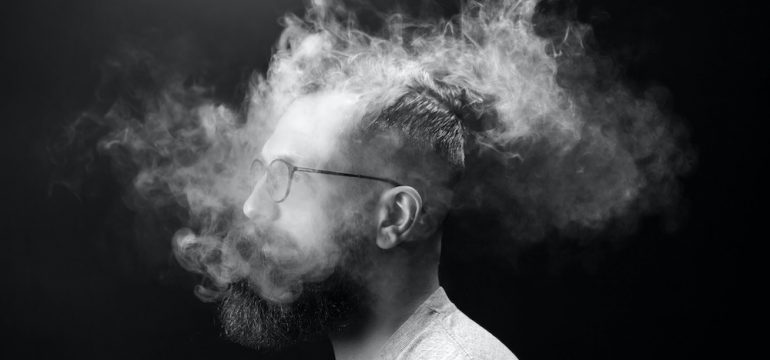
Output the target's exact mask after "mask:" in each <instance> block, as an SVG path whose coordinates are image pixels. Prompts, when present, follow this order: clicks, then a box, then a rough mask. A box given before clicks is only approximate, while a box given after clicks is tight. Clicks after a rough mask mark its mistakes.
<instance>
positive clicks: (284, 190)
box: [265, 160, 291, 202]
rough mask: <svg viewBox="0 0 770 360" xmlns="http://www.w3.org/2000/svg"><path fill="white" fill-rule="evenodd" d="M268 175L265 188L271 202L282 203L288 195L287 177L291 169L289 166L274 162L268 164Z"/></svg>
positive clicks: (281, 162)
mask: <svg viewBox="0 0 770 360" xmlns="http://www.w3.org/2000/svg"><path fill="white" fill-rule="evenodd" d="M268 172H269V175H268V177H267V181H266V182H265V188H266V189H267V192H268V193H269V194H270V197H271V198H272V199H273V201H276V202H278V201H282V200H283V199H285V198H286V195H288V193H289V177H290V176H291V169H290V168H289V164H287V163H285V162H283V161H280V160H276V161H273V162H272V163H270V167H269V168H268Z"/></svg>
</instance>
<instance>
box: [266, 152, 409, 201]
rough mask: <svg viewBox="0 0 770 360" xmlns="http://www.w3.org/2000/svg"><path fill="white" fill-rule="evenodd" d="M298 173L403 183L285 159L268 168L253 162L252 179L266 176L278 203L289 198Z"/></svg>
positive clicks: (274, 198)
mask: <svg viewBox="0 0 770 360" xmlns="http://www.w3.org/2000/svg"><path fill="white" fill-rule="evenodd" d="M298 171H301V172H307V173H315V174H325V175H334V176H345V177H353V178H359V179H369V180H377V181H383V182H386V183H388V184H391V185H393V186H401V183H399V182H398V181H395V180H392V179H388V178H382V177H376V176H368V175H361V174H351V173H344V172H337V171H329V170H319V169H311V168H305V167H299V166H294V165H292V164H290V163H289V162H288V161H286V160H283V159H275V160H273V161H272V162H270V164H269V165H267V166H265V163H263V162H262V161H260V160H259V159H255V160H254V161H252V162H251V175H252V179H254V182H255V183H257V182H258V181H261V180H262V177H263V176H264V179H265V190H266V191H267V193H268V194H269V195H270V198H271V199H273V201H275V202H276V203H279V202H281V201H284V200H286V198H287V197H288V196H289V191H291V183H292V180H293V179H294V173H295V172H298Z"/></svg>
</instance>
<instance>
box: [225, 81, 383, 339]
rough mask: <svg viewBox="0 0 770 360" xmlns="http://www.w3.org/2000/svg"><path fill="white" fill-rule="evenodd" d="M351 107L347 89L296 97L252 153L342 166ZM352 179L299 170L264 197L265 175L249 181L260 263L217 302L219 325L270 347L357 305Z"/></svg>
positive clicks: (358, 229)
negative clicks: (284, 190)
mask: <svg viewBox="0 0 770 360" xmlns="http://www.w3.org/2000/svg"><path fill="white" fill-rule="evenodd" d="M355 109H356V106H355V102H354V98H352V97H351V96H347V95H342V94H332V95H329V94H326V95H314V96H308V97H305V98H301V99H299V100H297V101H295V102H294V103H293V104H292V105H291V106H290V107H289V108H288V109H287V110H286V112H285V113H284V114H283V116H282V117H281V118H280V120H279V122H278V124H277V127H276V129H275V131H274V133H273V134H272V135H271V136H270V138H269V139H268V141H267V142H266V143H265V145H264V147H263V149H262V151H261V154H259V156H258V157H259V158H260V159H259V160H260V161H262V163H264V164H270V163H271V162H273V161H274V160H276V159H280V160H284V161H286V162H288V163H290V164H292V165H294V166H299V167H307V168H314V169H327V170H337V171H345V170H346V169H344V168H341V167H345V165H344V164H345V161H344V159H345V156H344V154H341V153H340V150H339V149H340V148H341V147H340V145H341V144H340V143H339V142H340V141H341V139H342V134H343V132H344V130H345V129H347V128H348V127H349V126H350V125H351V123H352V121H355V117H356V116H358V115H357V114H356V111H355ZM330 167H331V168H330ZM349 181H350V180H347V179H345V178H340V177H336V176H328V175H323V174H317V173H307V172H296V173H294V176H293V178H292V180H291V184H290V192H289V194H288V196H287V197H286V198H285V199H284V200H283V201H280V202H276V201H274V199H273V198H271V196H270V195H269V193H268V190H267V189H266V184H265V183H266V181H265V179H264V178H263V179H262V180H261V181H259V182H258V183H257V184H256V186H255V187H254V189H253V191H252V192H251V194H250V196H249V198H248V199H247V200H246V202H245V203H244V205H243V212H244V214H246V216H247V217H248V219H249V221H250V222H251V224H252V225H253V226H254V227H255V228H257V229H258V230H257V231H256V234H257V235H255V236H258V237H259V239H258V241H257V242H256V243H257V244H259V245H257V249H254V250H255V251H257V252H259V253H260V256H259V258H260V259H262V262H261V263H260V264H257V265H256V266H255V269H258V271H253V272H252V274H250V277H249V278H248V279H244V280H242V281H240V282H238V283H236V284H234V285H233V286H232V287H231V291H230V293H229V295H228V296H227V297H226V298H225V300H224V301H223V304H222V320H223V325H224V327H225V331H226V333H227V334H228V335H230V336H231V337H232V338H233V339H234V340H236V341H238V342H240V343H243V344H246V345H250V346H254V347H270V346H277V345H280V343H282V342H286V341H290V340H294V339H295V338H305V337H309V336H312V335H316V334H315V333H317V332H324V331H333V329H334V328H335V327H338V326H340V325H342V324H341V323H340V322H341V321H343V320H345V318H346V317H348V316H350V315H351V313H355V312H357V311H359V310H360V308H361V302H362V301H363V298H364V297H365V291H364V289H363V288H364V286H363V285H362V284H361V281H360V280H358V279H359V277H358V276H357V273H356V271H357V270H361V267H362V264H363V263H364V261H363V258H365V257H366V256H365V252H366V241H365V238H366V232H367V231H366V229H368V226H369V225H368V224H367V222H368V220H367V219H368V216H367V214H366V213H365V210H364V207H363V206H362V204H363V201H361V196H360V194H351V192H350V191H348V190H349V187H348V186H347V185H350V184H349ZM354 181H355V180H354ZM359 181H360V180H359ZM357 195H358V196H357ZM372 233H373V232H372Z"/></svg>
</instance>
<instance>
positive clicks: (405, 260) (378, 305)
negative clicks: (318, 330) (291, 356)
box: [330, 255, 439, 360]
mask: <svg viewBox="0 0 770 360" xmlns="http://www.w3.org/2000/svg"><path fill="white" fill-rule="evenodd" d="M426 258H427V259H426ZM380 265H381V266H378V269H381V270H380V271H378V272H377V273H376V274H372V275H371V276H370V277H369V279H367V281H368V284H369V287H370V290H371V291H372V294H373V295H374V298H375V299H376V301H375V302H374V303H372V304H371V305H370V311H371V312H370V313H371V316H370V317H369V318H367V321H366V324H362V325H361V326H358V327H356V331H355V332H356V333H355V334H353V333H349V334H348V333H343V334H335V335H332V336H331V337H330V338H331V342H332V346H333V347H334V355H335V358H336V359H337V360H357V359H373V358H375V357H376V355H377V354H376V353H377V351H378V350H379V349H380V347H382V345H384V344H385V342H387V340H388V339H389V338H390V337H391V336H392V335H393V333H395V332H396V330H398V328H399V327H400V326H401V325H402V324H403V323H404V322H405V321H406V320H407V319H408V318H409V316H410V315H412V313H414V311H415V310H416V309H417V308H418V307H419V306H420V304H422V303H423V302H424V301H425V300H426V299H427V298H428V297H429V296H430V295H431V294H432V293H433V292H435V291H436V290H437V289H438V287H439V282H438V261H437V259H430V256H427V257H426V256H424V255H423V256H418V257H411V258H410V257H406V256H405V257H394V258H391V259H387V260H385V261H383V262H382V263H381V264H380Z"/></svg>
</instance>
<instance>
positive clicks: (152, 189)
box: [70, 0, 691, 302]
mask: <svg viewBox="0 0 770 360" xmlns="http://www.w3.org/2000/svg"><path fill="white" fill-rule="evenodd" d="M537 3H538V1H535V0H520V1H487V2H471V3H469V4H466V5H465V6H464V7H463V9H462V11H461V13H460V14H459V15H458V16H456V17H454V18H452V19H448V20H413V19H409V18H408V17H406V16H405V15H402V14H393V15H390V16H388V17H387V18H386V21H385V25H384V28H383V29H382V30H381V31H380V32H378V33H376V34H373V33H366V32H364V31H363V30H360V28H359V27H358V25H357V23H356V21H355V17H354V16H353V13H352V12H349V11H347V10H346V9H345V8H344V7H343V6H342V5H340V4H339V3H336V2H334V3H332V2H328V1H314V2H313V3H312V4H311V5H310V8H309V9H307V13H306V15H305V16H304V17H302V18H300V17H298V16H294V15H288V16H286V17H285V18H284V25H285V29H284V31H283V33H282V35H281V37H280V39H279V40H278V45H277V50H276V51H275V54H274V56H273V58H272V60H271V64H270V68H269V71H268V72H267V73H266V74H256V75H255V76H254V77H253V78H252V80H251V82H250V91H249V93H248V96H247V99H246V101H245V103H244V104H243V106H242V108H240V109H236V108H233V107H231V106H227V105H223V104H220V103H218V102H216V101H215V100H214V99H213V96H212V95H211V94H212V92H211V89H209V88H206V87H205V86H202V85H200V84H196V83H195V82H191V81H190V79H188V78H186V77H185V76H183V75H182V74H180V73H179V70H176V69H171V68H168V67H164V66H163V65H162V64H158V63H157V62H156V61H155V59H154V58H153V57H152V56H151V55H149V54H142V53H139V55H137V53H135V52H132V53H131V56H129V57H128V58H129V59H128V64H126V63H116V64H113V65H114V68H115V69H118V70H121V71H123V70H124V69H125V68H126V67H136V66H137V64H139V66H140V67H142V68H143V69H144V70H143V72H142V74H144V76H147V77H149V80H148V81H146V82H145V84H143V85H141V86H138V87H137V89H136V91H135V92H133V93H132V95H131V96H130V97H127V98H125V99H122V100H121V101H118V102H116V103H114V104H112V106H110V107H109V109H108V110H107V111H104V112H102V113H94V112H92V113H88V114H85V115H84V116H82V117H81V119H79V121H77V122H76V123H75V125H74V126H73V127H72V128H71V129H70V130H71V132H70V134H72V136H73V138H77V137H78V136H82V134H83V132H84V131H86V130H84V128H90V127H92V126H93V125H94V124H96V127H99V128H100V129H107V130H106V135H105V134H104V133H100V140H99V146H98V148H99V149H100V151H102V152H103V153H105V154H107V155H109V156H110V158H112V159H113V162H114V164H115V165H116V168H117V169H118V170H119V171H120V173H121V174H126V173H127V174H130V176H131V179H132V181H131V186H130V191H131V192H132V196H129V198H130V201H131V202H133V203H135V204H140V205H135V206H136V207H142V206H148V205H149V206H152V207H155V208H158V207H162V206H168V205H169V204H174V205H177V206H181V207H183V208H184V209H186V210H187V212H188V217H187V219H185V221H186V223H187V224H186V225H187V226H186V227H184V228H183V229H181V230H179V231H178V232H177V233H176V235H175V236H174V239H173V244H174V253H175V255H176V257H177V259H178V260H179V262H180V263H181V264H182V266H184V267H185V268H186V269H188V270H191V271H195V272H198V273H201V274H203V275H204V276H205V279H206V280H205V282H204V284H203V285H202V286H200V287H199V288H198V289H197V294H198V295H199V296H200V297H201V298H203V299H207V300H214V299H217V298H218V297H219V296H221V294H222V292H223V291H225V290H226V289H227V286H228V285H229V284H231V283H233V282H234V281H237V280H241V279H248V280H249V281H250V282H252V283H253V284H255V287H256V288H257V289H260V292H261V294H262V295H263V296H265V297H267V298H269V299H272V300H274V301H278V302H285V301H291V300H292V299H294V298H295V297H296V295H297V294H298V293H299V291H301V282H302V281H311V280H314V279H320V278H323V277H324V276H326V275H328V274H329V271H330V269H331V268H332V267H333V266H334V265H335V264H336V261H337V258H338V255H329V254H338V253H339V251H337V250H339V249H326V250H325V251H324V252H322V253H315V254H308V253H305V252H303V251H302V249H299V250H297V249H293V250H287V251H286V253H285V254H283V255H282V256H283V257H284V258H286V257H293V259H292V260H293V261H283V262H282V264H287V263H290V264H294V265H292V266H294V267H292V268H285V267H284V268H281V269H280V270H281V271H283V272H288V273H289V274H291V275H290V276H289V277H288V278H283V279H282V280H281V281H278V280H276V279H275V277H274V276H271V273H272V272H273V271H274V270H276V269H275V268H274V267H275V266H278V265H276V264H275V263H272V262H269V261H266V259H265V257H264V254H262V253H261V251H259V249H261V248H263V246H264V245H265V244H264V242H265V241H266V240H264V238H263V237H261V236H260V231H261V230H260V229H257V228H255V227H254V226H253V225H250V224H249V223H248V222H246V221H245V219H244V217H243V215H242V213H241V207H242V205H243V202H244V200H245V199H246V198H247V197H248V195H249V192H250V191H251V188H252V186H253V185H254V181H253V179H251V177H250V174H249V167H250V163H251V160H252V159H253V157H254V156H255V154H257V153H258V151H259V149H260V148H261V145H262V143H263V142H264V141H265V139H266V138H267V137H268V136H269V135H270V132H271V129H272V128H273V126H274V121H275V120H276V119H277V118H279V116H280V114H281V111H282V110H283V109H285V108H286V107H287V106H288V105H289V104H290V103H291V102H292V101H293V100H295V99H297V98H298V97H300V96H302V94H305V93H308V92H325V91H346V92H353V93H356V94H360V99H362V102H364V103H366V104H370V105H369V107H370V108H371V109H377V108H381V107H382V106H384V105H386V103H387V101H390V100H392V99H394V98H396V97H397V96H399V95H400V94H401V93H402V92H403V91H404V90H405V88H406V87H407V86H408V85H409V84H411V83H412V82H413V81H414V80H415V79H426V78H434V79H440V80H441V81H443V82H444V83H447V84H450V85H452V86H458V87H461V88H466V89H470V90H472V91H474V92H477V93H479V94H483V95H484V96H485V97H486V98H489V99H493V100H490V101H491V102H490V104H488V105H489V106H492V107H493V108H494V110H495V113H496V114H497V119H496V126H494V127H492V128H491V129H488V130H482V131H477V132H473V133H470V132H469V133H468V134H466V136H467V141H468V142H469V143H471V144H472V146H469V147H468V151H467V152H468V154H466V160H465V163H466V167H467V168H466V172H465V177H464V179H463V181H462V182H461V183H460V185H459V188H458V193H457V195H456V198H455V209H456V210H458V211H468V210H473V209H484V210H485V211H489V210H490V209H493V210H494V211H495V213H496V214H497V215H496V216H498V217H499V220H500V222H502V223H505V224H507V226H506V229H507V231H509V232H510V236H509V237H508V238H509V239H510V241H516V240H520V239H530V240H532V239H538V238H540V237H542V236H544V234H545V233H546V232H548V231H564V232H567V231H569V229H573V228H575V227H579V228H589V229H601V228H602V227H603V226H604V225H605V224H607V222H608V221H611V220H613V219H617V218H623V217H625V218H634V217H637V216H638V215H640V214H643V213H645V212H649V211H653V210H656V209H660V208H661V206H665V205H666V204H667V203H669V202H672V201H674V200H672V199H675V198H676V185H677V183H678V176H679V175H681V174H682V173H683V172H685V171H686V170H687V168H688V166H689V165H688V164H689V163H690V159H691V153H690V151H689V150H688V148H687V144H686V141H685V132H684V131H683V129H682V128H681V126H679V125H677V124H676V123H675V122H673V121H671V119H670V118H669V117H668V116H666V115H665V114H664V113H663V112H662V111H661V110H660V109H659V107H658V104H657V103H656V102H655V101H654V99H653V98H651V97H650V96H645V95H644V94H642V95H641V96H639V95H638V94H636V93H634V92H632V91H630V90H629V89H627V88H626V87H624V86H623V84H622V82H621V81H619V80H618V79H617V77H616V76H615V74H614V73H613V72H612V71H611V70H610V69H611V68H608V67H607V66H608V65H609V64H608V63H606V62H602V61H600V59H598V58H596V57H593V56H591V54H590V53H589V51H588V50H587V49H586V48H585V45H584V44H585V40H586V38H587V37H589V36H590V28H589V27H588V26H586V25H582V24H578V23H574V22H570V21H567V20H563V19H562V20H559V19H554V18H553V17H549V16H546V15H543V14H541V13H540V12H538V8H537V5H538V4H537ZM546 25H547V26H546ZM108 68H109V66H108ZM108 73H109V71H108ZM129 76H132V75H129ZM298 264H301V266H300V265H298ZM281 266H283V265H281ZM298 283H299V284H300V288H296V287H297V284H298ZM286 287H291V288H292V290H291V291H290V292H289V293H290V295H286V292H285V291H282V290H281V289H284V288H286Z"/></svg>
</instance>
